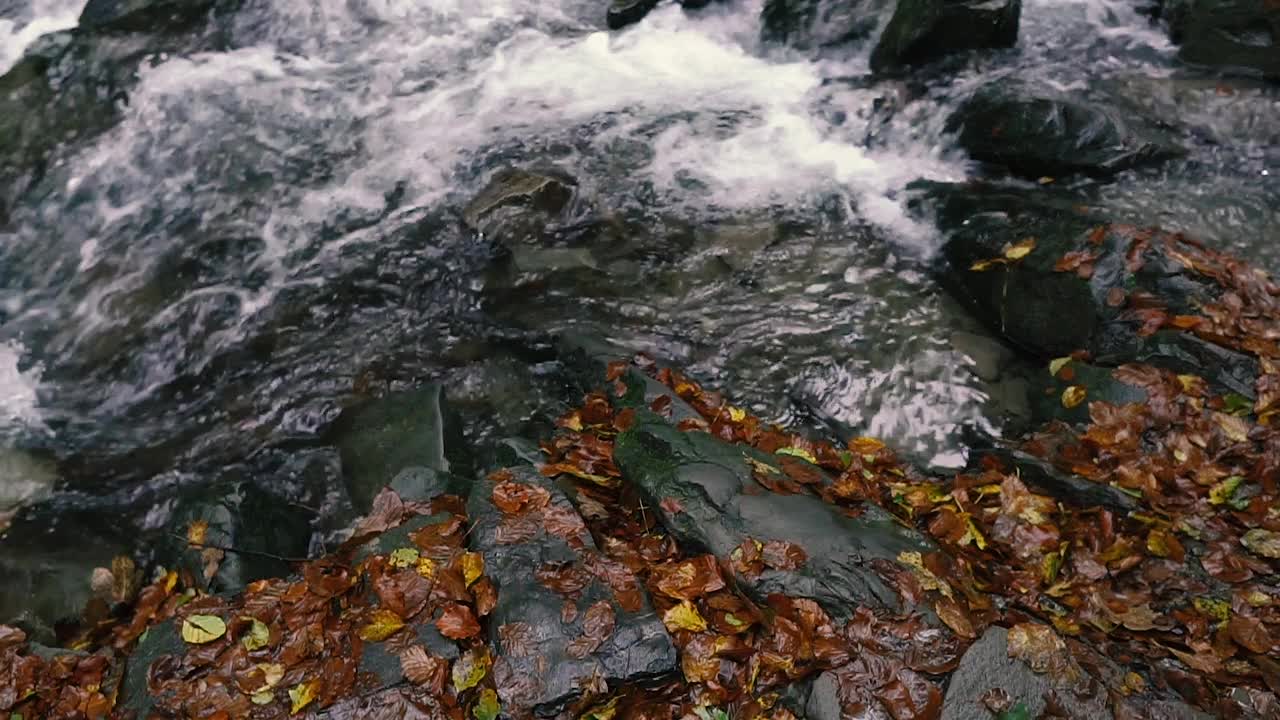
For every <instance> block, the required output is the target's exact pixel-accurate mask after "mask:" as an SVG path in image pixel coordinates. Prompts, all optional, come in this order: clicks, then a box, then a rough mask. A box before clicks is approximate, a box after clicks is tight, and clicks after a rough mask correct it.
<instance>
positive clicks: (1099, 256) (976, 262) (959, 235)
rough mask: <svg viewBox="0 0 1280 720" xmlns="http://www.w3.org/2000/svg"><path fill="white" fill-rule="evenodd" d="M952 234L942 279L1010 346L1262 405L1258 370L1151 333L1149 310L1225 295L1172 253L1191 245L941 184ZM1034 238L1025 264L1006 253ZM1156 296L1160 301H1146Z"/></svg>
mask: <svg viewBox="0 0 1280 720" xmlns="http://www.w3.org/2000/svg"><path fill="white" fill-rule="evenodd" d="M928 192H929V194H930V195H931V196H932V197H933V198H934V199H935V200H937V201H938V202H937V205H936V209H937V215H938V222H939V224H940V225H941V227H942V228H943V231H944V232H945V233H946V234H947V241H946V243H945V245H944V246H943V251H942V256H943V259H944V260H945V266H944V267H941V268H939V273H940V277H939V280H940V282H941V283H942V284H943V285H945V286H946V287H947V288H948V289H949V290H950V291H951V292H952V294H954V295H955V296H956V297H957V298H958V299H960V300H961V302H963V303H965V304H967V305H969V306H970V308H971V309H972V310H973V311H974V313H975V314H976V315H977V316H978V318H979V319H980V320H982V321H983V322H984V323H986V324H987V325H988V326H989V327H990V328H991V329H992V330H993V331H994V332H996V333H997V334H998V335H999V336H1001V337H1003V338H1004V339H1005V340H1006V341H1008V342H1010V343H1011V344H1013V345H1014V346H1016V347H1018V348H1021V349H1022V350H1024V351H1026V352H1028V353H1030V354H1031V355H1033V356H1035V357H1037V358H1040V359H1041V360H1042V361H1045V362H1047V361H1049V360H1051V359H1054V358H1059V357H1063V356H1066V355H1070V354H1072V353H1073V352H1075V351H1077V350H1085V351H1087V352H1088V353H1089V354H1090V355H1091V358H1092V360H1091V361H1092V362H1093V363H1095V364H1097V365H1102V366H1118V365H1121V364H1124V363H1145V364H1148V365H1153V366H1156V367H1161V368H1165V369H1168V370H1172V371H1173V372H1175V373H1193V374H1197V375H1200V376H1201V377H1203V378H1204V379H1205V380H1206V381H1208V382H1209V385H1210V387H1211V389H1213V390H1215V391H1216V392H1218V393H1220V394H1225V393H1228V392H1231V393H1237V394H1240V395H1242V396H1244V397H1247V398H1252V397H1253V396H1254V388H1253V385H1254V381H1255V378H1256V377H1257V372H1258V366H1257V361H1256V360H1255V359H1253V358H1252V357H1250V356H1247V355H1244V354H1242V353H1239V352H1236V351H1233V350H1230V349H1227V348H1224V347H1221V346H1219V345H1215V344H1213V343H1210V342H1208V341H1206V340H1204V339H1201V338H1200V337H1198V336H1196V335H1193V334H1191V333H1189V332H1183V331H1180V330H1174V329H1157V330H1155V331H1151V330H1150V329H1147V330H1144V323H1145V321H1144V319H1143V318H1144V317H1145V316H1144V315H1143V314H1142V310H1141V308H1135V307H1133V306H1132V305H1131V304H1130V302H1129V298H1131V297H1134V296H1137V297H1140V298H1143V302H1144V303H1150V302H1157V303H1159V304H1160V305H1161V306H1162V309H1161V311H1160V312H1163V313H1166V314H1168V315H1178V314H1194V313H1196V312H1197V308H1198V307H1201V306H1203V305H1205V304H1207V303H1210V302H1213V301H1216V299H1217V298H1218V296H1219V294H1220V293H1221V292H1222V289H1221V288H1220V287H1219V286H1217V285H1216V284H1215V283H1214V282H1212V281H1211V280H1209V279H1208V278H1206V277H1204V276H1201V275H1199V274H1197V273H1194V272H1192V271H1190V270H1189V269H1188V268H1186V267H1185V266H1184V265H1182V264H1181V263H1180V262H1178V261H1177V260H1176V259H1175V258H1174V256H1173V255H1172V254H1171V253H1170V252H1169V249H1170V248H1171V247H1172V248H1175V249H1176V247H1177V245H1178V243H1182V242H1186V240H1185V238H1181V236H1176V235H1172V234H1170V233H1163V232H1160V231H1158V230H1155V229H1151V228H1138V227H1134V226H1130V225H1124V224H1117V223H1112V222H1110V221H1109V220H1108V219H1106V218H1103V217H1099V216H1096V215H1093V214H1092V213H1091V212H1089V211H1088V210H1087V209H1082V208H1081V207H1080V206H1079V204H1078V203H1079V202H1080V200H1079V198H1077V197H1075V196H1072V195H1069V194H1059V193H1057V192H1055V191H1052V190H1035V191H1022V190H1012V189H1001V188H992V187H988V186H982V185H970V186H962V187H942V186H933V187H932V188H931V189H930V190H929V191H928ZM1029 238H1030V239H1032V241H1033V243H1032V244H1033V247H1032V249H1030V250H1029V251H1028V252H1027V253H1026V254H1025V256H1022V257H1018V258H1017V259H1016V260H1010V259H1009V258H1007V257H1006V256H1005V253H1006V252H1009V251H1010V249H1011V248H1013V246H1015V245H1018V244H1019V243H1026V242H1027V241H1028V239H1029ZM1148 298H1153V299H1154V300H1148Z"/></svg>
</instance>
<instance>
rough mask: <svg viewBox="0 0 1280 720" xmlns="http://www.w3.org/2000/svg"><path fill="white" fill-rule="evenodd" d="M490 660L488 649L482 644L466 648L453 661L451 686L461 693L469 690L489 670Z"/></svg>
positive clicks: (482, 678) (477, 683)
mask: <svg viewBox="0 0 1280 720" xmlns="http://www.w3.org/2000/svg"><path fill="white" fill-rule="evenodd" d="M491 664H492V660H491V659H490V658H489V649H488V648H486V647H484V646H483V645H482V646H479V647H473V648H468V649H467V651H466V652H464V653H463V654H462V657H460V658H458V659H457V660H455V661H454V662H453V688H454V690H455V691H457V692H459V693H461V692H463V691H465V690H469V689H471V688H473V687H475V686H476V685H479V684H480V681H481V680H484V676H485V675H486V674H488V672H489V666H490V665H491Z"/></svg>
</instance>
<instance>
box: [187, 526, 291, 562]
mask: <svg viewBox="0 0 1280 720" xmlns="http://www.w3.org/2000/svg"><path fill="white" fill-rule="evenodd" d="M169 534H170V535H172V536H174V537H176V538H178V539H179V540H182V541H184V542H186V543H187V547H190V548H195V549H197V550H221V551H222V552H229V553H235V554H237V555H256V556H258V557H264V558H269V559H271V560H280V561H281V562H288V563H305V562H310V561H311V558H291V557H285V556H283V555H273V554H272V553H269V552H262V551H261V550H241V549H240V548H233V547H228V546H225V545H210V544H209V543H193V542H191V541H189V540H187V536H186V535H183V534H181V533H176V532H171V533H169Z"/></svg>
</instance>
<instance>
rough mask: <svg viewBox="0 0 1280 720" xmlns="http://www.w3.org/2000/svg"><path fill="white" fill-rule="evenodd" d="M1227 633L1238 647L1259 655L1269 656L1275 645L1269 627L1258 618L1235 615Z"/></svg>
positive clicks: (1229, 623) (1228, 625)
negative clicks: (1268, 630)
mask: <svg viewBox="0 0 1280 720" xmlns="http://www.w3.org/2000/svg"><path fill="white" fill-rule="evenodd" d="M1227 631H1228V632H1230V633H1231V639H1232V640H1235V641H1236V644H1237V645H1239V646H1240V647H1242V648H1244V649H1246V650H1248V651H1249V652H1254V653H1257V654H1259V655H1266V654H1269V653H1270V652H1271V647H1272V645H1273V644H1274V641H1273V640H1272V639H1271V634H1270V633H1269V632H1267V627H1266V626H1265V625H1263V624H1262V621H1261V620H1259V619H1258V618H1254V617H1244V616H1241V615H1234V616H1232V618H1231V620H1230V621H1229V622H1228V623H1227Z"/></svg>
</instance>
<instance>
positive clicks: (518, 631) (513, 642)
mask: <svg viewBox="0 0 1280 720" xmlns="http://www.w3.org/2000/svg"><path fill="white" fill-rule="evenodd" d="M537 640H538V639H537V636H536V635H535V634H534V632H533V628H532V627H530V626H529V625H528V624H527V623H522V622H513V623H507V624H505V625H502V626H499V627H498V642H499V643H500V644H501V646H502V652H503V654H505V655H509V656H511V657H517V658H527V657H533V656H534V655H535V654H537V649H538V645H537Z"/></svg>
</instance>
